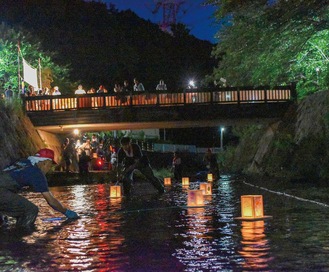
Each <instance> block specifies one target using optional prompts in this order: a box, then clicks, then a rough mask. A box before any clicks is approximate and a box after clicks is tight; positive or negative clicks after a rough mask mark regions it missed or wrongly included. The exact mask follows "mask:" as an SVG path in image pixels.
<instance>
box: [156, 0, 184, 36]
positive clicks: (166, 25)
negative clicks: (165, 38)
mask: <svg viewBox="0 0 329 272" xmlns="http://www.w3.org/2000/svg"><path fill="white" fill-rule="evenodd" d="M184 3H185V1H184V0H158V1H155V4H156V6H155V9H154V10H153V13H157V12H158V11H159V9H160V8H161V9H162V13H163V15H162V22H161V23H160V28H161V30H162V31H166V32H171V30H170V26H171V25H175V24H176V23H177V14H178V12H179V8H180V7H181V5H182V4H184Z"/></svg>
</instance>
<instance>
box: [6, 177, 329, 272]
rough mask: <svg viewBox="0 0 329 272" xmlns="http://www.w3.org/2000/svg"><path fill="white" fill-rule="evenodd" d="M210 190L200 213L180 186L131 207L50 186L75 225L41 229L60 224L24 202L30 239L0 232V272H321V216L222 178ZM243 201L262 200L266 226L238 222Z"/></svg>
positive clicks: (94, 192) (324, 211)
mask: <svg viewBox="0 0 329 272" xmlns="http://www.w3.org/2000/svg"><path fill="white" fill-rule="evenodd" d="M214 185H215V186H214V190H213V195H212V196H207V197H206V201H205V202H206V204H205V206H204V207H202V208H187V207H186V203H187V189H184V188H182V187H181V185H180V184H176V185H173V186H171V187H168V192H167V193H165V194H164V195H161V196H158V195H157V194H156V193H149V194H145V193H139V194H138V192H136V196H135V197H133V199H131V200H130V201H127V200H125V199H121V198H120V199H112V198H109V185H107V184H99V185H75V186H67V187H52V188H51V191H52V192H53V194H54V195H55V196H56V197H57V198H58V199H59V200H60V201H61V202H63V204H65V205H67V206H69V207H71V208H72V209H73V210H75V211H77V212H78V213H79V214H80V215H81V219H79V220H76V221H65V220H59V221H44V220H45V219H49V218H54V217H58V216H61V215H59V214H58V213H56V212H54V211H52V210H51V209H50V208H49V207H48V205H47V204H46V202H45V201H44V200H43V198H40V195H39V194H34V193H25V195H26V197H28V198H29V199H30V200H31V201H33V202H34V203H38V205H39V207H40V214H39V217H38V219H37V231H35V232H33V233H32V234H31V235H24V236H23V235H20V234H18V233H16V232H14V231H13V230H12V229H10V230H1V231H0V239H1V243H0V271H329V239H328V238H329V226H328V223H327V222H328V216H329V214H328V208H326V207H323V206H321V205H316V204H313V203H309V202H303V201H299V200H296V199H293V198H288V197H286V196H282V195H277V194H273V193H270V192H266V191H262V190H260V189H257V188H255V187H251V186H248V185H246V184H244V183H243V182H242V181H241V180H238V179H234V178H233V177H230V176H222V177H221V179H220V180H219V181H217V182H215V183H214ZM197 187H198V183H197V182H195V183H192V184H190V189H191V188H192V189H193V188H197ZM137 189H138V187H137V186H136V191H137ZM144 192H145V190H144ZM244 194H262V195H263V197H264V209H265V214H266V215H271V216H273V219H269V220H260V221H254V222H250V221H241V220H236V219H235V217H238V216H240V215H241V209H240V196H241V195H244Z"/></svg>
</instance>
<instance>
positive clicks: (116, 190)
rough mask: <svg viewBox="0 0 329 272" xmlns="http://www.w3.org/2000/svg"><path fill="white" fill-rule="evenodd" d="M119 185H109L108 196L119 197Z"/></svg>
mask: <svg viewBox="0 0 329 272" xmlns="http://www.w3.org/2000/svg"><path fill="white" fill-rule="evenodd" d="M121 196H122V195H121V186H120V185H112V186H110V197H113V198H115V197H121Z"/></svg>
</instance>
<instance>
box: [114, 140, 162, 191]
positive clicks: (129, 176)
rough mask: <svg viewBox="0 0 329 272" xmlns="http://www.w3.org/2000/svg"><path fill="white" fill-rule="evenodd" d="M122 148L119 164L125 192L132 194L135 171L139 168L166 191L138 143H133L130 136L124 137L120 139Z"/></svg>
mask: <svg viewBox="0 0 329 272" xmlns="http://www.w3.org/2000/svg"><path fill="white" fill-rule="evenodd" d="M120 143H121V148H120V149H119V151H118V166H119V169H121V170H122V171H121V180H122V182H123V193H124V195H125V196H127V197H130V196H131V188H132V183H133V180H134V172H135V171H136V170H139V171H140V172H141V173H142V174H143V175H144V176H145V178H146V179H147V180H149V181H150V182H151V183H152V185H153V186H154V187H155V188H156V189H157V190H158V192H159V193H164V192H165V190H164V186H163V184H162V182H161V181H160V180H159V179H158V178H157V177H155V176H154V173H153V170H152V168H151V166H150V162H149V160H148V158H147V157H146V156H145V155H143V153H142V151H141V148H140V146H139V145H138V144H134V143H131V140H130V138H129V137H123V138H122V139H121V141H120Z"/></svg>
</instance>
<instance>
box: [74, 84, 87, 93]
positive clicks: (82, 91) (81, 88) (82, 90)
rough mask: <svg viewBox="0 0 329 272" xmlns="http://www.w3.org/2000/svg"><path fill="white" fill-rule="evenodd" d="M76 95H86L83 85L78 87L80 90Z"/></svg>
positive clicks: (77, 90)
mask: <svg viewBox="0 0 329 272" xmlns="http://www.w3.org/2000/svg"><path fill="white" fill-rule="evenodd" d="M74 94H86V91H85V90H84V89H83V87H82V85H81V84H80V85H79V86H78V89H76V90H75V92H74Z"/></svg>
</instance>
